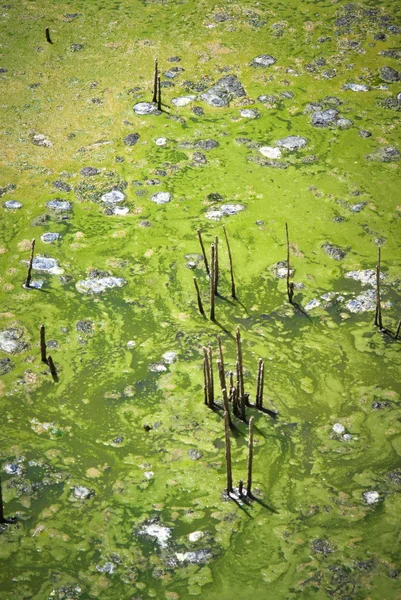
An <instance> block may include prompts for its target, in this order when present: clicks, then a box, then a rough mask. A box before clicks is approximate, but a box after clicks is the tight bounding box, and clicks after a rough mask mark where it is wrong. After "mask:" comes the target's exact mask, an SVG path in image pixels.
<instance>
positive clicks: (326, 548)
mask: <svg viewBox="0 0 401 600" xmlns="http://www.w3.org/2000/svg"><path fill="white" fill-rule="evenodd" d="M312 552H314V553H315V554H323V555H324V556H326V555H327V554H331V553H332V552H334V548H333V546H332V544H331V543H330V542H329V541H327V540H322V539H321V538H318V539H317V540H314V541H313V542H312Z"/></svg>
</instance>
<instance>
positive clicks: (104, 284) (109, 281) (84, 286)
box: [75, 277, 127, 294]
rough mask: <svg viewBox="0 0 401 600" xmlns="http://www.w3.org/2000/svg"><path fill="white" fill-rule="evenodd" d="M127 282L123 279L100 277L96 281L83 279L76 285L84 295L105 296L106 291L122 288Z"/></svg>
mask: <svg viewBox="0 0 401 600" xmlns="http://www.w3.org/2000/svg"><path fill="white" fill-rule="evenodd" d="M126 283H127V282H126V281H125V279H123V278H122V277H99V278H94V279H82V280H81V281H78V282H77V284H76V286H75V287H76V288H77V290H78V292H81V293H82V294H103V292H105V291H106V290H109V289H112V288H115V287H122V286H123V285H125V284H126Z"/></svg>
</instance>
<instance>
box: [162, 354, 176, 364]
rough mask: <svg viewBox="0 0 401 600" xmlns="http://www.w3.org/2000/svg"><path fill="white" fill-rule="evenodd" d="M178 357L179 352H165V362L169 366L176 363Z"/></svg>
mask: <svg viewBox="0 0 401 600" xmlns="http://www.w3.org/2000/svg"><path fill="white" fill-rule="evenodd" d="M176 356H177V352H172V351H171V352H165V353H164V354H163V360H164V362H165V363H167V364H168V365H171V364H172V363H173V362H174V361H175V359H176Z"/></svg>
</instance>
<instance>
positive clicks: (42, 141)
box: [31, 133, 53, 148]
mask: <svg viewBox="0 0 401 600" xmlns="http://www.w3.org/2000/svg"><path fill="white" fill-rule="evenodd" d="M31 139H32V142H33V144H35V146H41V147H42V148H53V143H52V142H51V141H50V140H49V139H47V137H46V136H44V135H43V134H42V133H35V134H34V135H32V137H31Z"/></svg>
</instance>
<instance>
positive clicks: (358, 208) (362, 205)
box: [351, 202, 367, 213]
mask: <svg viewBox="0 0 401 600" xmlns="http://www.w3.org/2000/svg"><path fill="white" fill-rule="evenodd" d="M366 205H367V202H358V204H354V205H353V206H351V212H353V213H359V212H361V210H363V209H364V208H365V206H366Z"/></svg>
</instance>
